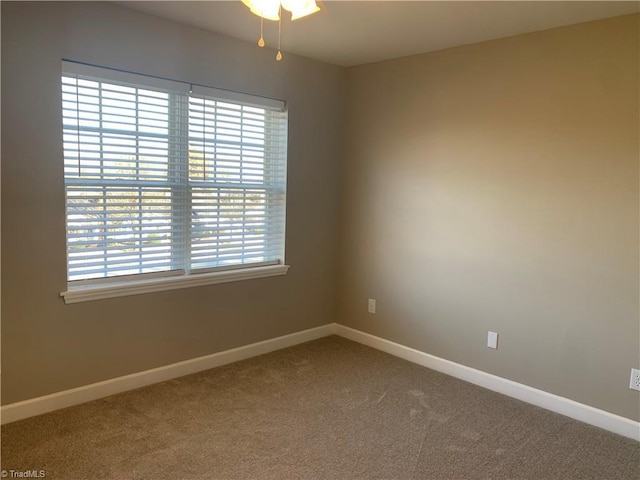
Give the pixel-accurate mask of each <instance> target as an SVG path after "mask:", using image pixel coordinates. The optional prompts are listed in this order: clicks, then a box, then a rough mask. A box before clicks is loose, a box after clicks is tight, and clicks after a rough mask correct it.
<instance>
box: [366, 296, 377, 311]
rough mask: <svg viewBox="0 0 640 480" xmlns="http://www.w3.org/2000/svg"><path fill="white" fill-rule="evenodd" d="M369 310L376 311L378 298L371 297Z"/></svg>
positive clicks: (368, 305)
mask: <svg viewBox="0 0 640 480" xmlns="http://www.w3.org/2000/svg"><path fill="white" fill-rule="evenodd" d="M367 311H368V312H369V313H376V299H375V298H370V299H369V303H368V304H367Z"/></svg>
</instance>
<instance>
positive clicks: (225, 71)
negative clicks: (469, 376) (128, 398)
mask: <svg viewBox="0 0 640 480" xmlns="http://www.w3.org/2000/svg"><path fill="white" fill-rule="evenodd" d="M274 55H275V52H273V51H264V50H260V49H258V48H257V47H256V46H255V45H254V44H249V43H243V42H238V41H235V40H231V39H229V38H226V37H222V36H218V35H213V34H211V33H207V32H205V31H202V30H198V29H195V28H189V27H186V26H181V25H178V24H175V23H172V22H169V21H165V20H162V19H160V18H156V17H151V16H147V15H144V14H140V13H136V12H133V11H131V10H128V9H126V8H123V7H120V6H116V5H111V4H106V3H105V4H99V3H94V2H86V3H84V2H82V3H76V2H64V3H57V4H56V3H49V2H42V3H35V4H30V3H24V2H17V3H12V2H9V3H8V2H2V403H3V404H8V403H12V402H16V401H19V400H24V399H28V398H33V397H37V396H40V395H44V394H48V393H52V392H56V391H61V390H65V389H69V388H72V387H77V386H80V385H85V384H89V383H92V382H96V381H100V380H105V379H109V378H113V377H117V376H120V375H125V374H128V373H132V372H137V371H141V370H145V369H149V368H153V367H157V366H161V365H166V364H171V363H174V362H177V361H181V360H185V359H189V358H194V357H197V356H200V355H206V354H210V353H213V352H216V351H221V350H225V349H228V348H232V347H237V346H240V345H245V344H249V343H252V342H256V341H260V340H264V339H267V338H272V337H276V336H279V335H284V334H288V333H292V332H297V331H300V330H304V329H307V328H311V327H315V326H318V325H323V324H326V323H330V322H332V321H334V319H335V313H336V291H335V289H336V286H335V285H336V281H335V280H336V275H337V273H336V268H337V263H336V262H335V257H336V250H337V240H336V238H337V237H336V236H337V218H338V215H337V208H338V193H339V192H338V185H339V173H340V168H339V167H340V166H341V163H342V162H341V155H342V150H341V149H342V143H341V142H342V136H341V135H342V118H343V96H344V79H345V73H344V70H343V69H341V68H338V67H333V66H329V65H325V64H321V63H318V62H312V61H309V60H306V59H303V58H299V57H295V56H293V55H285V59H284V60H283V61H282V62H280V63H278V62H275V60H274V58H273V57H274ZM62 58H68V59H72V60H77V61H83V62H89V63H93V64H97V65H104V66H108V67H115V68H120V69H125V70H130V71H134V72H140V73H145V74H152V75H159V76H163V77H169V78H174V79H177V80H183V81H191V82H195V83H200V84H204V85H210V86H214V87H220V88H229V89H233V90H239V91H244V92H248V93H253V94H258V95H265V96H272V97H276V98H281V99H285V100H287V101H288V102H289V105H290V110H289V122H290V145H289V190H288V212H287V262H288V263H289V264H290V265H291V269H290V271H289V274H288V275H286V276H284V277H276V278H268V279H260V280H251V281H245V282H240V283H229V284H224V285H213V286H208V287H199V288H188V289H183V290H174V291H170V292H162V293H154V294H148V295H140V296H135V297H124V298H118V299H110V300H102V301H94V302H88V303H82V304H74V305H65V304H64V303H63V301H62V299H61V298H59V296H58V295H59V293H60V292H61V291H63V290H65V289H66V270H65V231H64V222H65V220H64V190H63V170H62V150H61V148H62V146H61V139H62V134H61V119H60V118H61V101H60V60H61V59H62Z"/></svg>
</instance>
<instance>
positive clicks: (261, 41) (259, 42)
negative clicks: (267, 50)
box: [258, 17, 264, 48]
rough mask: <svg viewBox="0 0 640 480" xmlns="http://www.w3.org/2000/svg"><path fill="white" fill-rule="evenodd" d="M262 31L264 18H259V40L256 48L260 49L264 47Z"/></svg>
mask: <svg viewBox="0 0 640 480" xmlns="http://www.w3.org/2000/svg"><path fill="white" fill-rule="evenodd" d="M263 30H264V17H260V40H258V46H259V47H260V48H262V47H264V36H263V33H262V32H263Z"/></svg>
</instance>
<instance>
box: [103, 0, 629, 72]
mask: <svg viewBox="0 0 640 480" xmlns="http://www.w3.org/2000/svg"><path fill="white" fill-rule="evenodd" d="M115 3H118V4H120V5H122V6H124V7H127V8H131V9H134V10H138V11H141V12H146V13H150V14H152V15H157V16H160V17H164V18H168V19H171V20H174V21H176V22H180V23H184V24H188V25H192V26H195V27H199V28H203V29H206V30H210V31H213V32H217V33H220V34H223V35H227V36H230V37H234V38H237V39H240V40H246V41H249V42H256V41H257V39H258V37H259V36H260V20H259V18H258V17H256V16H255V15H253V14H252V13H250V12H249V10H248V9H247V8H246V7H245V6H244V5H243V4H242V3H241V1H240V0H236V1H196V2H189V1H160V2H156V1H142V2H135V1H134V2H131V1H126V2H115ZM320 5H321V7H322V10H321V11H320V12H319V13H316V14H314V15H311V16H309V17H305V18H302V19H299V20H296V21H295V22H291V21H290V19H289V18H287V17H286V16H285V17H284V20H283V22H282V51H283V52H285V55H286V53H287V52H289V53H295V54H297V55H302V56H304V57H308V58H312V59H315V60H320V61H323V62H327V63H332V64H335V65H340V66H352V65H358V64H362V63H371V62H377V61H380V60H388V59H390V58H397V57H404V56H407V55H413V54H416V53H425V52H432V51H435V50H442V49H444V48H450V47H456V46H459V45H465V44H470V43H477V42H482V41H486V40H492V39H496V38H502V37H508V36H512V35H518V34H521V33H527V32H533V31H538V30H546V29H549V28H554V27H559V26H563V25H571V24H575V23H582V22H588V21H592V20H598V19H601V18H607V17H614V16H618V15H626V14H629V13H635V12H638V11H640V2H638V1H622V2H616V1H527V2H515V1H338V0H334V1H328V0H325V1H324V2H322V3H321V4H320ZM264 38H265V41H266V43H267V47H271V48H276V47H277V42H278V25H277V22H270V21H266V20H265V25H264ZM256 48H258V47H256Z"/></svg>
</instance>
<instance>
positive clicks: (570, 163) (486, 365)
mask: <svg viewBox="0 0 640 480" xmlns="http://www.w3.org/2000/svg"><path fill="white" fill-rule="evenodd" d="M638 19H639V17H638V15H632V16H624V17H618V18H613V19H608V20H604V21H599V22H593V23H586V24H580V25H576V26H571V27H566V28H559V29H554V30H548V31H544V32H538V33H533V34H528V35H522V36H517V37H512V38H507V39H502V40H496V41H491V42H486V43H481V44H477V45H470V46H465V47H460V48H455V49H450V50H444V51H440V52H436V53H432V54H425V55H419V56H412V57H407V58H403V59H398V60H392V61H386V62H381V63H375V64H371V65H364V66H360V67H355V68H350V69H349V70H348V72H347V97H346V98H347V109H346V112H347V119H346V132H345V142H346V159H345V160H346V172H345V180H344V186H345V188H344V214H343V233H344V235H343V249H342V259H341V265H342V267H343V271H342V272H343V273H342V277H341V281H342V288H341V290H340V291H341V295H340V314H339V320H340V322H341V323H343V324H344V325H347V326H350V327H353V328H357V329H359V330H362V331H365V332H369V333H372V334H374V335H379V336H381V337H384V338H387V339H389V340H392V341H396V342H399V343H402V344H404V345H408V346H410V347H414V348H417V349H419V350H422V351H425V352H428V353H431V354H433V355H437V356H439V357H443V358H446V359H449V360H452V361H455V362H459V363H461V364H464V365H468V366H471V367H474V368H477V369H480V370H483V371H486V372H490V373H493V374H496V375H499V376H501V377H505V378H508V379H512V380H515V381H518V382H521V383H524V384H527V385H530V386H533V387H536V388H540V389H542V390H546V391H548V392H552V393H555V394H558V395H561V396H563V397H567V398H570V399H574V400H577V401H579V402H582V403H585V404H588V405H592V406H594V407H598V408H601V409H604V410H607V411H610V412H613V413H616V414H619V415H622V416H625V417H628V418H631V419H634V420H640V409H639V405H640V400H639V398H640V397H639V394H638V392H635V391H632V390H629V388H628V385H629V374H630V369H631V367H636V368H638V367H639V366H640V358H639V356H640V326H639V320H638V303H639V302H638V301H639V298H638V289H639V281H638V261H639V258H638V227H639V224H638V213H639V212H638V201H639V197H638V160H639V149H638V143H639V133H638V132H639V124H638V118H639V96H638V88H639V77H638V58H639V51H638V47H639V38H638ZM367 298H376V299H377V301H378V305H377V306H378V313H377V314H376V315H368V314H367V313H366V312H367ZM488 330H495V331H497V332H499V333H500V345H499V349H498V350H490V349H488V348H487V347H486V337H487V331H488Z"/></svg>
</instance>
